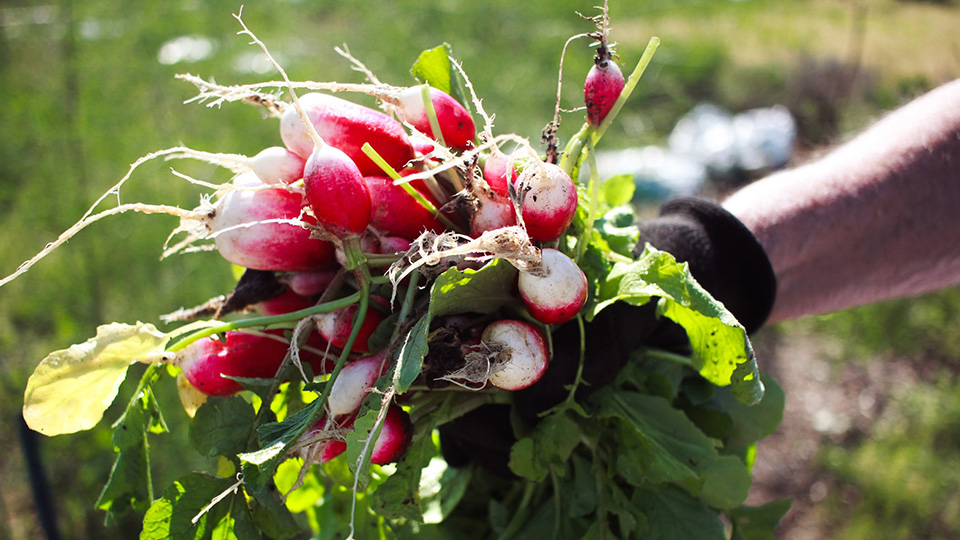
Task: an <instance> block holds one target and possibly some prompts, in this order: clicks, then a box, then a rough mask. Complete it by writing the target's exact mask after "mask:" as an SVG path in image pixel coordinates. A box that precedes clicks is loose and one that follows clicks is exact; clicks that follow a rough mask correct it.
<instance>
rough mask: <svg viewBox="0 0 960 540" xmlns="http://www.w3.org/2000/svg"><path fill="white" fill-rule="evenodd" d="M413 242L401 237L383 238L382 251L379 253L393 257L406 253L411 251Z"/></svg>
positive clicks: (381, 238) (381, 239)
mask: <svg viewBox="0 0 960 540" xmlns="http://www.w3.org/2000/svg"><path fill="white" fill-rule="evenodd" d="M410 245H411V242H410V240H407V239H406V238H401V237H399V236H381V237H380V250H379V251H378V253H381V254H383V255H391V254H394V253H406V252H407V251H408V250H409V249H410Z"/></svg>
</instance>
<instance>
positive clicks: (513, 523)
mask: <svg viewBox="0 0 960 540" xmlns="http://www.w3.org/2000/svg"><path fill="white" fill-rule="evenodd" d="M536 485H537V484H536V483H535V482H527V483H526V486H524V489H523V498H522V499H520V504H519V505H518V506H517V512H516V513H515V514H513V517H512V518H511V519H510V523H508V524H507V528H506V529H504V530H503V534H501V535H500V536H498V537H497V540H508V539H509V538H511V537H512V536H513V535H515V534H517V532H518V531H519V530H520V527H522V526H523V524H524V523H525V522H526V520H527V513H528V512H527V510H528V507H529V506H530V499H531V498H533V490H534V488H535V487H536Z"/></svg>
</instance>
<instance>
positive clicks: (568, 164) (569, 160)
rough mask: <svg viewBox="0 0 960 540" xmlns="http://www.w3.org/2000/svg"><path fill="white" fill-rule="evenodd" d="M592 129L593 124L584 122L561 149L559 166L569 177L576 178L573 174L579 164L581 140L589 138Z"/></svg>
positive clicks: (581, 149)
mask: <svg viewBox="0 0 960 540" xmlns="http://www.w3.org/2000/svg"><path fill="white" fill-rule="evenodd" d="M592 131H593V126H591V125H590V124H587V123H586V122H584V124H583V126H582V127H581V128H580V131H578V132H577V133H576V134H575V135H574V136H573V137H571V138H570V141H569V142H567V146H566V147H565V148H564V149H563V154H561V156H560V168H561V169H563V172H565V173H567V174H569V175H570V178H576V176H574V175H575V173H576V169H577V168H579V166H580V154H581V152H583V142H584V141H585V140H587V139H588V138H589V136H590V133H591V132H592Z"/></svg>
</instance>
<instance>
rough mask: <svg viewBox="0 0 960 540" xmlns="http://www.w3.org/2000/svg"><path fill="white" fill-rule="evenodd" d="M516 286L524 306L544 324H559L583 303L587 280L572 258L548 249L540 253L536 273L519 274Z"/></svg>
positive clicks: (574, 315)
mask: <svg viewBox="0 0 960 540" xmlns="http://www.w3.org/2000/svg"><path fill="white" fill-rule="evenodd" d="M517 286H518V288H519V289H520V296H521V298H523V302H524V304H525V305H526V306H527V309H528V310H530V314H531V315H533V317H534V318H535V319H537V320H538V321H540V322H542V323H544V324H563V323H565V322H567V321H569V320H571V319H573V318H574V317H576V315H577V313H579V312H580V309H581V308H583V306H584V304H585V303H586V301H587V277H586V275H585V274H584V273H583V270H580V267H579V266H577V263H575V262H573V259H571V258H570V257H568V256H566V255H564V254H563V253H562V252H560V251H557V250H556V249H552V248H544V249H543V250H541V262H540V268H539V271H538V272H537V273H532V272H520V277H519V278H518V282H517Z"/></svg>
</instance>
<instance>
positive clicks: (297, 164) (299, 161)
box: [247, 146, 306, 184]
mask: <svg viewBox="0 0 960 540" xmlns="http://www.w3.org/2000/svg"><path fill="white" fill-rule="evenodd" d="M305 164H306V160H305V159H304V158H302V157H300V156H298V155H297V154H295V153H293V152H291V151H290V150H287V149H286V148H284V147H282V146H271V147H269V148H264V149H263V150H261V151H260V152H259V153H258V154H257V155H255V156H253V157H252V158H250V159H249V160H248V161H247V165H248V166H249V167H250V169H251V170H253V172H254V173H256V175H257V176H258V177H260V179H261V180H263V181H264V182H265V183H267V184H277V183H282V184H292V183H294V182H296V181H297V180H300V179H301V178H303V166H304V165H305Z"/></svg>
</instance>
